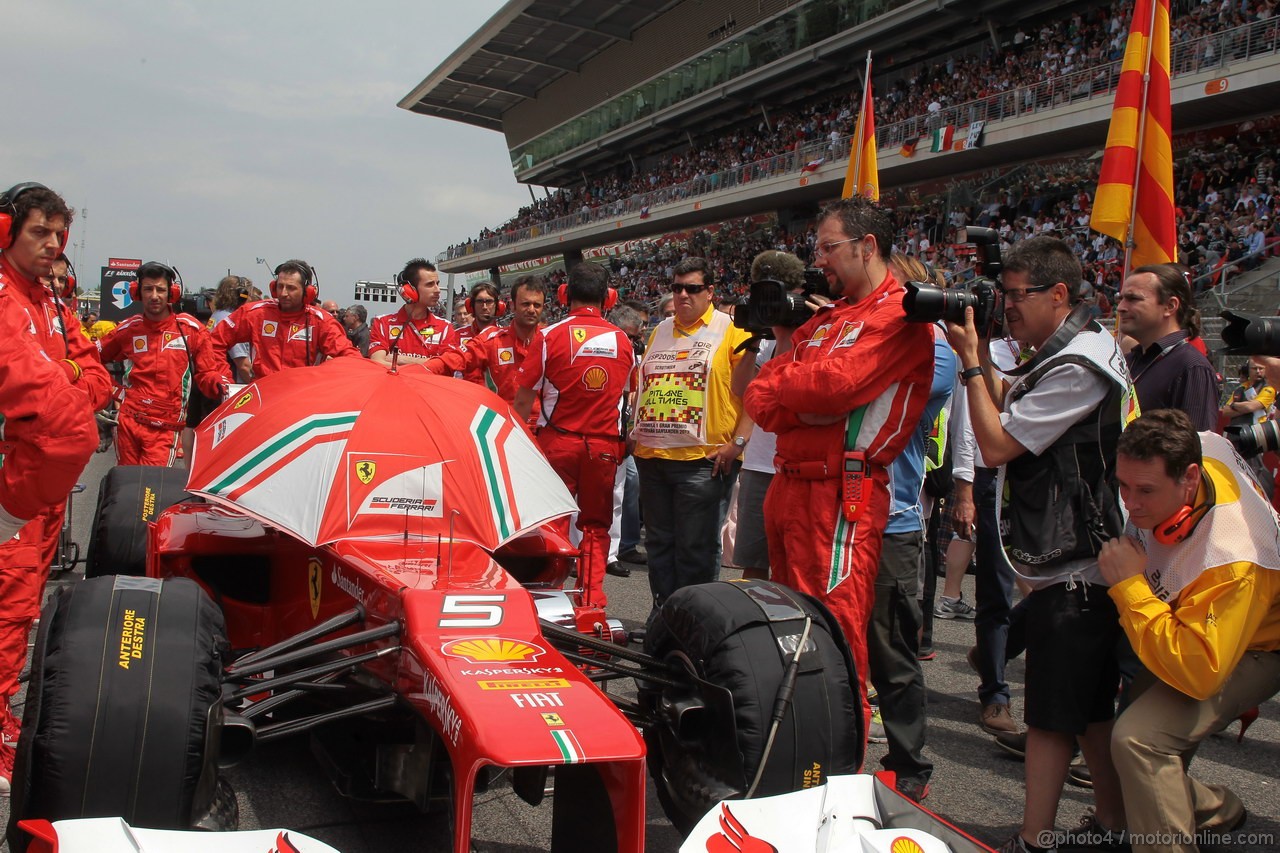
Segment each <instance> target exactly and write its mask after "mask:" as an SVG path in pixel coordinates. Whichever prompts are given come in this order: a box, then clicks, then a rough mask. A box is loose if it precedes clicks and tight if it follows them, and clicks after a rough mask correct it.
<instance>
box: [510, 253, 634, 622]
mask: <svg viewBox="0 0 1280 853" xmlns="http://www.w3.org/2000/svg"><path fill="white" fill-rule="evenodd" d="M558 296H559V298H560V301H561V303H564V302H566V301H567V302H568V305H569V314H568V316H567V317H565V318H564V319H563V320H561V321H560V322H559V323H556V324H554V325H551V326H548V327H547V328H545V329H542V330H541V331H539V332H538V336H537V337H536V338H535V339H534V342H533V345H532V347H531V348H530V352H529V356H528V358H526V359H525V360H524V363H523V364H521V365H520V374H519V377H520V378H519V382H520V388H519V390H517V391H516V401H515V406H514V408H515V412H516V415H518V416H519V417H521V418H525V419H527V418H528V417H529V413H530V412H531V411H532V409H533V401H534V399H535V398H537V399H539V400H540V401H541V403H542V413H541V415H539V417H538V432H537V437H538V446H539V447H541V448H542V452H543V453H544V454H545V455H546V457H547V461H548V462H550V463H551V467H552V468H554V469H555V470H556V473H557V474H559V475H560V479H561V480H564V484H565V485H566V486H568V488H569V491H570V492H571V493H572V494H573V496H574V497H575V498H577V501H578V530H579V531H580V532H581V533H582V544H581V549H582V562H581V564H580V565H579V567H578V578H579V579H580V580H581V582H582V589H583V604H587V605H591V604H595V605H599V606H600V607H604V606H605V605H606V604H607V603H608V599H607V598H606V597H605V593H604V575H605V568H606V566H607V565H608V563H609V527H610V525H612V524H613V481H614V477H615V475H616V474H617V471H618V465H619V464H620V463H621V462H622V458H623V450H624V444H625V442H624V439H623V436H624V435H625V434H626V421H627V418H626V416H627V404H628V397H629V395H630V394H631V392H632V391H633V390H634V388H633V383H634V380H635V368H636V360H635V354H634V352H633V351H632V349H631V340H630V339H629V338H628V337H627V335H626V333H625V332H623V331H622V330H621V329H619V328H618V327H617V326H615V325H613V324H612V323H610V322H609V321H607V320H605V319H604V316H603V315H604V312H605V311H608V310H609V309H611V308H612V307H613V305H614V303H615V302H617V300H618V292H617V291H616V290H614V289H613V288H611V287H609V274H608V273H607V272H606V271H605V269H604V268H603V267H601V266H598V265H596V264H592V263H588V262H586V261H580V262H579V263H578V265H577V266H575V267H574V268H573V269H572V270H570V271H569V281H568V283H567V284H562V285H561V286H560V291H559V294H558ZM602 306H603V308H602ZM563 524H564V526H565V527H566V532H567V526H568V522H567V521H565V522H563Z"/></svg>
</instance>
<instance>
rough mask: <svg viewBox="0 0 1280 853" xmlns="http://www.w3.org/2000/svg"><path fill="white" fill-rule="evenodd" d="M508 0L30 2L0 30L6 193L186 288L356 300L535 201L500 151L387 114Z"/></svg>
mask: <svg viewBox="0 0 1280 853" xmlns="http://www.w3.org/2000/svg"><path fill="white" fill-rule="evenodd" d="M501 5H502V4H501V0H468V2H456V0H454V2H445V0H375V2H371V3H327V2H324V3H317V2H314V0H270V2H263V0H218V2H216V3H210V2H199V0H186V2H179V0H170V2H165V3H156V2H153V1H152V0H42V2H39V3H12V4H8V8H6V10H5V14H4V28H5V60H6V65H7V67H8V68H9V69H10V73H9V82H8V85H6V87H5V95H4V98H3V101H0V104H3V106H0V110H2V111H3V113H5V114H6V115H5V116H4V121H3V126H4V131H3V135H4V139H3V142H2V143H0V151H3V156H0V168H2V169H3V172H4V174H2V175H0V183H3V184H4V186H6V187H7V186H10V185H12V184H14V183H17V182H18V181H25V180H37V181H40V182H42V183H45V184H48V185H49V186H51V187H53V188H54V189H56V190H58V191H59V192H61V193H62V194H63V195H64V197H66V199H67V200H68V201H69V202H70V203H71V204H72V205H73V206H74V207H75V208H77V210H78V211H80V210H86V211H87V215H83V216H78V217H77V218H78V221H77V222H76V224H75V225H74V226H73V230H72V237H71V239H72V241H73V243H75V244H77V245H75V246H74V247H71V248H69V252H68V253H69V254H71V256H72V258H73V259H76V258H78V259H79V261H78V264H77V265H78V268H79V273H80V277H81V279H82V280H87V281H90V282H93V283H95V284H96V282H97V280H98V277H99V276H98V268H99V267H100V266H103V265H104V264H105V263H106V261H107V258H108V257H123V258H144V259H163V260H169V261H171V262H173V263H176V264H177V265H178V267H179V269H180V270H181V271H182V273H183V275H184V277H185V278H186V282H187V287H188V290H190V289H192V288H196V287H202V286H211V285H213V284H215V283H216V282H217V280H218V279H219V278H220V277H221V276H222V275H224V274H226V272H227V269H228V268H230V269H231V271H232V272H233V273H236V274H240V275H247V276H249V277H250V278H252V279H253V280H254V281H255V283H258V284H261V285H263V286H264V288H265V284H266V281H267V280H268V279H269V278H270V275H269V273H268V270H267V269H266V268H265V267H264V266H262V265H259V264H257V262H256V259H257V258H266V259H268V260H269V261H270V262H271V263H273V264H278V263H280V262H281V261H283V260H285V259H286V258H289V257H301V258H305V259H308V260H310V261H312V262H313V264H314V265H315V266H316V268H317V270H318V272H319V276H320V282H321V290H322V296H330V295H331V296H333V298H335V299H337V300H339V301H340V302H342V303H344V304H347V303H350V302H351V301H352V284H353V283H354V282H355V281H356V280H357V279H361V278H364V279H374V280H385V279H386V278H388V276H390V275H391V274H392V273H393V272H395V271H397V270H399V268H400V266H401V265H402V264H403V262H404V261H405V260H407V259H408V258H410V257H412V256H415V255H425V256H427V257H432V256H434V255H435V254H436V253H437V252H439V251H441V250H442V249H444V248H445V247H446V246H447V245H448V244H450V243H454V242H461V241H462V240H464V239H465V238H466V237H468V236H474V235H475V234H476V233H477V232H479V230H480V229H481V228H483V227H484V226H486V225H488V226H496V225H498V224H500V223H502V222H503V221H505V220H506V219H508V218H510V217H511V216H512V215H513V214H514V213H515V211H516V210H517V209H518V208H519V207H520V206H521V205H523V204H528V202H529V193H528V190H527V189H526V188H525V187H523V186H521V185H520V184H517V183H516V181H515V179H514V178H513V177H512V172H511V167H510V161H509V158H508V155H507V150H506V145H505V142H504V139H503V137H502V135H501V134H499V133H496V132H493V131H486V130H480V129H477V128H472V127H469V126H465V125H462V124H458V123H456V122H449V121H443V120H440V119H434V118H426V117H423V116H418V115H414V114H412V113H409V112H407V111H405V110H401V109H399V108H398V107H396V102H397V101H398V100H399V99H400V98H401V97H403V96H404V95H405V94H406V93H408V92H409V90H410V89H412V88H413V87H414V86H416V85H417V84H418V83H419V82H420V81H421V80H422V79H423V78H424V77H426V75H427V74H428V73H429V72H431V71H432V70H433V69H434V68H435V67H436V66H437V65H438V64H439V63H440V62H441V61H442V60H443V59H444V58H445V57H446V56H448V55H449V54H450V53H452V52H453V50H454V49H455V48H457V47H458V46H459V45H460V44H461V43H462V42H463V41H464V40H465V39H466V38H467V37H468V36H469V35H471V34H472V33H473V32H474V31H475V30H476V29H478V28H479V26H480V25H481V24H482V23H483V22H484V21H485V20H487V19H488V18H489V16H491V15H492V14H493V13H494V12H495V11H496V10H497V9H498V8H500V6H501Z"/></svg>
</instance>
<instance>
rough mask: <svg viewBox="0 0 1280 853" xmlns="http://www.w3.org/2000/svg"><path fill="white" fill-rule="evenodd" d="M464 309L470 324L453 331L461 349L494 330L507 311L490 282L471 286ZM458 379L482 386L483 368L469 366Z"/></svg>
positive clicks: (478, 282)
mask: <svg viewBox="0 0 1280 853" xmlns="http://www.w3.org/2000/svg"><path fill="white" fill-rule="evenodd" d="M466 308H467V313H468V314H470V315H471V317H472V320H471V322H470V323H467V324H466V325H464V326H458V327H457V328H456V329H454V331H456V332H457V333H458V344H459V346H463V347H466V346H469V345H470V344H471V342H472V341H474V340H478V339H479V338H480V336H481V335H483V334H484V333H485V332H487V331H489V330H490V329H493V328H495V327H496V326H497V321H498V317H500V316H502V315H503V314H505V313H506V311H507V306H506V303H504V302H503V301H502V299H500V298H499V291H498V287H497V285H495V284H494V283H493V282H491V281H477V282H476V283H475V284H473V285H471V293H470V294H469V295H468V296H467V301H466ZM460 378H461V379H465V380H467V381H468V382H474V383H476V384H477V385H484V384H485V377H484V368H483V367H481V366H479V365H469V366H468V367H467V369H465V370H463V371H462V375H461V377H460Z"/></svg>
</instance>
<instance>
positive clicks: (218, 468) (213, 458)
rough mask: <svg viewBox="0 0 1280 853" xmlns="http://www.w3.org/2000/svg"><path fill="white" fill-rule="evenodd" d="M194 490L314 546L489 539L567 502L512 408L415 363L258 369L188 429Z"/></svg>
mask: <svg viewBox="0 0 1280 853" xmlns="http://www.w3.org/2000/svg"><path fill="white" fill-rule="evenodd" d="M187 489H188V490H190V491H191V492H193V493H195V494H199V495H203V496H204V497H207V498H209V499H210V500H212V501H214V502H216V503H222V504H227V505H230V506H233V507H235V508H237V509H238V510H240V511H241V512H244V513H246V514H248V515H251V516H253V517H255V518H258V519H260V520H262V521H264V522H266V523H268V524H270V525H272V526H273V527H277V528H280V529H281V530H284V531H286V532H288V533H291V534H293V535H295V536H297V537H298V538H300V539H302V540H303V541H305V542H308V543H310V544H312V545H322V544H325V543H328V542H335V541H337V540H340V539H368V538H379V537H387V536H400V537H403V536H405V535H406V534H407V535H408V536H410V537H411V538H435V537H436V536H443V537H445V538H453V539H456V540H470V541H473V542H475V543H477V544H479V545H480V546H481V547H483V548H486V549H489V550H492V549H494V548H497V547H498V546H499V545H501V544H502V543H504V542H506V541H507V540H509V539H513V538H515V537H517V536H519V535H520V534H521V533H524V532H525V531H527V530H530V529H532V528H534V527H537V526H538V525H540V524H543V523H545V522H547V521H550V520H551V519H555V518H559V517H561V516H565V515H568V514H570V513H572V512H575V511H576V510H577V505H576V504H575V503H574V500H573V497H572V496H571V495H570V494H569V491H568V490H567V489H566V488H565V486H564V483H563V482H561V480H560V478H559V477H558V476H557V475H556V473H555V471H554V470H552V468H551V466H550V465H549V464H548V463H547V460H546V458H545V457H544V456H543V455H542V453H541V451H539V449H538V447H537V446H536V445H535V444H534V442H533V440H532V439H531V438H530V437H529V434H528V433H527V432H526V431H525V430H524V428H523V426H522V425H521V424H520V423H519V421H518V420H517V418H516V417H515V415H514V414H512V413H511V410H510V408H509V407H508V406H507V404H506V402H504V401H503V400H502V399H501V398H499V397H498V396H496V395H495V394H493V393H492V392H490V391H489V390H488V389H486V388H482V387H480V386H479V385H475V384H473V383H470V382H463V381H461V380H458V379H450V378H444V377H440V376H435V375H432V374H430V373H428V372H427V371H425V370H424V369H422V368H421V367H418V366H411V367H406V368H402V369H401V370H400V371H399V372H397V373H392V372H390V371H389V370H388V369H387V368H386V367H385V366H384V365H380V364H376V363H374V362H370V361H366V360H364V359H356V358H339V359H334V360H331V361H327V362H325V363H324V364H322V365H320V366H318V367H302V368H295V369H292V370H284V371H281V372H280V373H276V374H272V375H271V376H266V377H263V378H262V379H259V380H257V381H256V382H254V383H253V384H251V385H249V386H247V387H246V388H245V389H244V390H243V391H242V392H240V393H239V394H237V395H235V397H234V398H233V399H229V400H227V401H226V402H225V403H223V404H222V405H221V406H219V407H218V408H217V409H216V410H214V412H213V413H212V414H211V415H209V417H207V418H206V419H205V421H204V422H203V423H202V424H201V426H200V428H199V429H197V430H196V441H195V453H194V456H193V459H192V461H191V475H190V478H189V480H188V482H187Z"/></svg>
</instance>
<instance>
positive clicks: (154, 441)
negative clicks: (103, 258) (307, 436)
mask: <svg viewBox="0 0 1280 853" xmlns="http://www.w3.org/2000/svg"><path fill="white" fill-rule="evenodd" d="M129 288H130V293H131V294H132V295H133V297H134V299H135V300H137V301H139V302H141V303H142V313H141V314H135V315H134V316H132V317H129V318H128V319H127V320H125V321H123V322H122V323H120V325H118V326H116V328H115V331H113V332H112V333H111V334H109V335H107V336H106V337H105V338H103V339H102V340H100V341H98V349H99V350H100V351H101V353H102V360H103V362H104V363H109V362H117V361H118V362H125V365H126V367H125V375H124V387H125V392H124V402H123V403H122V404H121V405H120V418H119V421H120V426H119V428H118V429H117V430H116V463H117V464H119V465H162V466H166V467H167V466H170V465H172V464H173V463H174V460H175V459H176V458H177V452H178V448H179V446H180V445H179V437H180V436H181V434H182V430H183V429H185V428H186V425H187V406H188V404H189V402H190V398H191V383H192V382H193V381H194V382H195V383H196V385H197V386H198V387H199V388H200V391H201V392H202V393H203V394H204V395H205V396H206V397H209V398H210V399H213V400H218V399H221V398H222V394H223V390H224V389H225V388H226V386H227V385H228V384H230V382H231V377H230V376H229V375H228V374H229V365H228V364H227V360H226V359H225V358H218V357H217V356H216V355H214V353H213V344H212V343H211V342H210V340H209V332H208V330H207V329H206V328H205V327H204V324H203V323H201V322H200V321H199V320H197V319H196V318H195V317H192V316H191V315H190V314H179V313H175V312H174V310H173V307H172V306H174V305H176V304H177V303H178V301H179V300H180V299H181V298H182V283H181V277H180V276H179V275H178V272H177V270H175V269H174V268H173V267H170V266H168V265H166V264H162V263H159V262H158V261H149V262H148V263H145V264H143V265H142V267H141V268H139V270H138V278H137V280H136V281H135V282H134V283H133V284H131V285H129Z"/></svg>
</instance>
